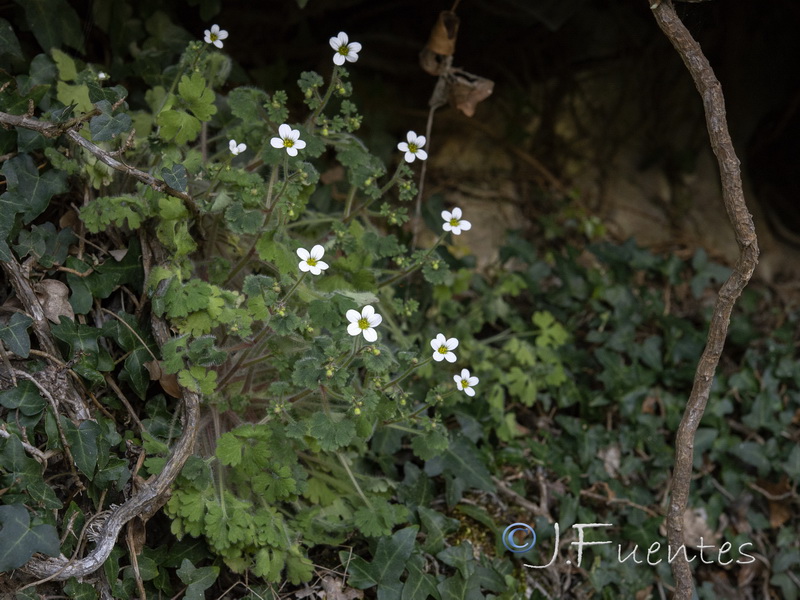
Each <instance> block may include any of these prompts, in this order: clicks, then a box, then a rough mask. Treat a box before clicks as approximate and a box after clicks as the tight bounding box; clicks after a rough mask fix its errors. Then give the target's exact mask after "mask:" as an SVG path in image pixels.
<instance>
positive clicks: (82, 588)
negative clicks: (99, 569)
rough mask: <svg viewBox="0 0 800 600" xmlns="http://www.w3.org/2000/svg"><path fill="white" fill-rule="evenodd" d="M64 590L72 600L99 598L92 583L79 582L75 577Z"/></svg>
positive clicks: (93, 599) (95, 599)
mask: <svg viewBox="0 0 800 600" xmlns="http://www.w3.org/2000/svg"><path fill="white" fill-rule="evenodd" d="M64 591H65V592H66V593H67V595H68V596H69V597H70V598H72V600H97V591H95V589H94V587H93V586H92V584H91V583H79V582H78V580H77V579H75V578H74V577H73V578H72V579H70V580H69V582H68V583H67V585H65V586H64Z"/></svg>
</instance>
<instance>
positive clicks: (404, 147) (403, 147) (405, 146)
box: [397, 142, 408, 152]
mask: <svg viewBox="0 0 800 600" xmlns="http://www.w3.org/2000/svg"><path fill="white" fill-rule="evenodd" d="M397 149H398V150H400V152H408V144H406V143H405V142H400V143H399V144H397Z"/></svg>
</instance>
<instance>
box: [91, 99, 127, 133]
mask: <svg viewBox="0 0 800 600" xmlns="http://www.w3.org/2000/svg"><path fill="white" fill-rule="evenodd" d="M104 102H107V101H106V100H104ZM131 125H132V122H131V117H130V115H128V114H127V113H120V114H118V115H112V114H109V113H101V114H99V115H97V116H96V117H92V119H91V120H90V121H89V131H90V132H91V134H92V139H93V140H94V141H95V142H107V141H109V140H113V139H116V138H117V136H119V135H121V134H123V133H125V132H126V131H130V130H131Z"/></svg>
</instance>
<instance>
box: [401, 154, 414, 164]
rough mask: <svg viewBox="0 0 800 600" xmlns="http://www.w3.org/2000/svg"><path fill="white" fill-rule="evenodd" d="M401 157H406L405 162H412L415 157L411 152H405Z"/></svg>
mask: <svg viewBox="0 0 800 600" xmlns="http://www.w3.org/2000/svg"><path fill="white" fill-rule="evenodd" d="M403 158H405V159H406V162H407V163H412V162H414V161H415V160H416V159H417V157H416V156H414V153H413V152H406V155H405V156H404V157H403Z"/></svg>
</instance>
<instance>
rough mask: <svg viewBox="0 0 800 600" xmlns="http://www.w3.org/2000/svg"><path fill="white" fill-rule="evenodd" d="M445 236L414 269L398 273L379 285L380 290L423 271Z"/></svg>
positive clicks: (440, 238)
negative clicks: (423, 267) (426, 262)
mask: <svg viewBox="0 0 800 600" xmlns="http://www.w3.org/2000/svg"><path fill="white" fill-rule="evenodd" d="M445 235H446V234H445V233H443V234H442V235H440V236H439V238H438V239H437V240H436V243H435V244H434V245H433V246H431V247H430V249H429V250H428V251H427V252H426V253H425V254H424V255H423V257H422V258H421V259H420V260H419V261H418V262H417V263H416V264H415V265H414V266H413V267H409V268H408V269H406V270H405V271H400V272H399V273H397V274H396V275H394V276H392V277H390V278H389V279H386V280H385V281H382V282H380V283H379V284H378V288H382V287H385V286H387V285H389V284H392V283H395V282H397V281H400V280H401V279H404V278H406V277H408V276H409V275H411V274H412V273H413V272H414V271H418V270H419V269H421V268H422V265H424V264H425V261H426V260H427V259H428V257H429V256H430V255H431V254H432V253H433V251H434V250H436V248H438V246H439V244H441V243H442V240H444V236H445Z"/></svg>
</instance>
